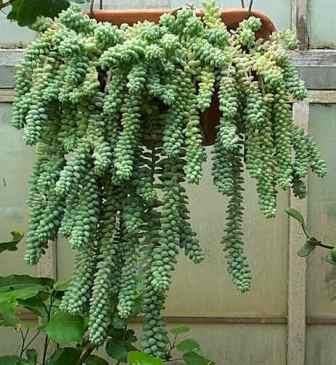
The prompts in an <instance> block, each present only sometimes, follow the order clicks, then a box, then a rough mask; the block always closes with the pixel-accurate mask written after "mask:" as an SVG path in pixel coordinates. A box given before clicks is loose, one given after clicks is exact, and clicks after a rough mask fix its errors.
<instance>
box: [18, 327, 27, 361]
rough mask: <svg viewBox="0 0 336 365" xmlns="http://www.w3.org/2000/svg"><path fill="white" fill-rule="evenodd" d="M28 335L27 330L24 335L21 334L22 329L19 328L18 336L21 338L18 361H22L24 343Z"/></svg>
mask: <svg viewBox="0 0 336 365" xmlns="http://www.w3.org/2000/svg"><path fill="white" fill-rule="evenodd" d="M28 333H29V328H27V329H26V332H25V333H23V331H22V328H20V336H21V349H20V355H19V358H20V359H22V356H23V354H24V352H25V343H26V340H27V336H28Z"/></svg>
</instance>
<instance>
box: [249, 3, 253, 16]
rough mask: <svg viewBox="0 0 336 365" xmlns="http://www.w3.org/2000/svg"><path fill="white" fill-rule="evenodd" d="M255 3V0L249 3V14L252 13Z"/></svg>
mask: <svg viewBox="0 0 336 365" xmlns="http://www.w3.org/2000/svg"><path fill="white" fill-rule="evenodd" d="M253 3H254V0H251V1H250V5H249V9H248V13H249V15H251V13H252V8H253Z"/></svg>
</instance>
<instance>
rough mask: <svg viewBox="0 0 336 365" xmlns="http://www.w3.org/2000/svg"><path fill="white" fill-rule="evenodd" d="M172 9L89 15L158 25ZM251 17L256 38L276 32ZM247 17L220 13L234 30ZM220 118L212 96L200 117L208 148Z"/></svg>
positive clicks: (115, 21)
mask: <svg viewBox="0 0 336 365" xmlns="http://www.w3.org/2000/svg"><path fill="white" fill-rule="evenodd" d="M172 11H173V10H172V9H128V10H96V11H93V12H92V13H91V14H89V15H90V16H91V17H93V18H95V19H96V20H98V21H105V22H110V23H112V24H115V25H121V24H124V23H127V24H130V25H132V24H135V23H137V22H142V21H145V20H148V21H152V22H155V23H158V22H159V20H160V16H161V15H162V14H164V13H171V12H172ZM197 15H199V16H202V15H203V12H202V11H197ZM251 15H252V16H255V17H257V18H259V19H260V20H261V22H262V28H261V29H260V30H259V31H258V32H257V34H256V35H257V38H268V37H269V36H270V35H271V34H272V33H273V32H275V31H276V28H275V25H274V24H273V23H272V21H271V20H270V19H269V18H268V17H267V16H266V15H264V14H263V13H261V12H259V11H255V10H253V11H252V12H251ZM248 16H249V12H248V10H247V9H242V8H237V9H236V8H232V9H225V10H223V11H222V19H223V21H224V23H225V24H226V26H227V27H228V28H229V29H236V28H237V27H238V25H239V23H240V22H241V21H242V20H244V19H246V18H247V17H248ZM219 118H220V111H219V105H218V97H217V95H214V98H213V102H212V106H211V107H210V108H209V110H208V111H206V112H204V113H203V114H202V116H201V124H202V128H203V133H204V145H205V146H209V145H212V144H213V143H214V142H215V137H216V126H217V125H218V122H219Z"/></svg>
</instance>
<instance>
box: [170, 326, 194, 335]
mask: <svg viewBox="0 0 336 365" xmlns="http://www.w3.org/2000/svg"><path fill="white" fill-rule="evenodd" d="M170 332H171V333H172V334H173V335H175V336H180V335H183V334H185V333H188V332H190V327H188V326H178V327H174V328H172V329H171V330H170Z"/></svg>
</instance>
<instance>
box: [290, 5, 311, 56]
mask: <svg viewBox="0 0 336 365" xmlns="http://www.w3.org/2000/svg"><path fill="white" fill-rule="evenodd" d="M292 29H293V30H295V31H296V35H297V37H298V39H299V41H300V48H301V49H308V47H309V33H308V0H292Z"/></svg>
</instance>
